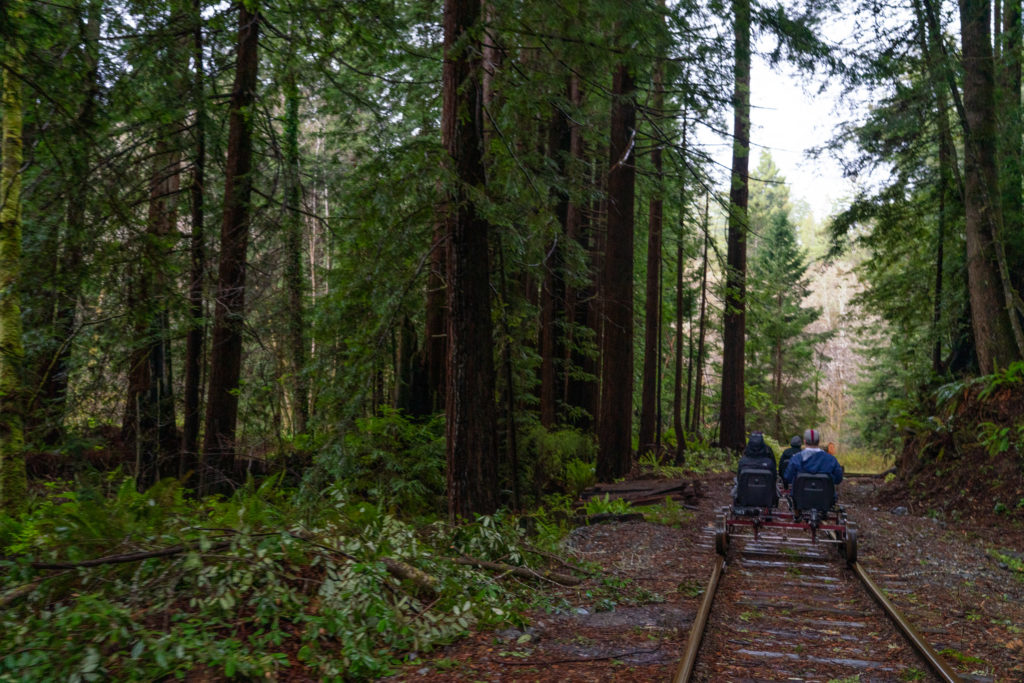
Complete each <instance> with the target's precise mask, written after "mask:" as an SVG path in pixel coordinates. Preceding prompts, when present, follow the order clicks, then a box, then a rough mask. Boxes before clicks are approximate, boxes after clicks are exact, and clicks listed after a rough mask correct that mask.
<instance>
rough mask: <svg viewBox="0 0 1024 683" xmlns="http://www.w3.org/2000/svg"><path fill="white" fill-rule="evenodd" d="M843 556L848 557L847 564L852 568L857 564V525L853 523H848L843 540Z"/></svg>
mask: <svg viewBox="0 0 1024 683" xmlns="http://www.w3.org/2000/svg"><path fill="white" fill-rule="evenodd" d="M843 555H844V556H845V557H846V564H848V565H851V566H852V565H853V564H855V563H856V562H857V525H856V524H854V523H853V522H847V523H846V534H845V536H844V538H843Z"/></svg>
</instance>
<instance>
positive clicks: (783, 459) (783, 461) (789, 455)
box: [779, 446, 803, 476]
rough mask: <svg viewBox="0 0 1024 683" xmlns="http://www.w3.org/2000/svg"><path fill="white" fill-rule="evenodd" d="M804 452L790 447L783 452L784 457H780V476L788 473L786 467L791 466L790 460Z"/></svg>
mask: <svg viewBox="0 0 1024 683" xmlns="http://www.w3.org/2000/svg"><path fill="white" fill-rule="evenodd" d="M802 450H803V449H802V448H793V447H792V446H790V447H789V448H787V449H786V450H784V451H782V455H780V456H779V476H782V475H783V474H785V473H786V466H787V465H789V460H790V458H792V457H793V456H794V455H796V454H797V453H799V452H800V451H802Z"/></svg>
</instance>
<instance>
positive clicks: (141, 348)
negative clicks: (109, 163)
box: [121, 124, 181, 491]
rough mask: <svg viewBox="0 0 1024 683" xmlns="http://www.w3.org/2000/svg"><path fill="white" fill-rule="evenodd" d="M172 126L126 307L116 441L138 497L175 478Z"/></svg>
mask: <svg viewBox="0 0 1024 683" xmlns="http://www.w3.org/2000/svg"><path fill="white" fill-rule="evenodd" d="M176 138H177V126H175V125H173V124H172V125H165V126H162V127H161V130H160V132H159V133H158V139H157V142H156V150H155V153H154V155H153V167H152V171H151V173H152V175H151V177H150V185H149V214H148V216H147V219H146V234H145V236H144V237H143V245H142V258H141V260H140V262H139V264H138V271H137V273H136V276H135V281H134V283H133V286H132V291H131V295H130V296H129V301H130V302H131V303H130V306H131V308H132V309H133V310H132V317H133V318H134V326H133V327H134V329H133V335H134V337H135V340H136V341H135V343H136V348H135V350H134V351H133V352H132V354H131V357H130V360H129V368H128V394H127V397H126V401H125V411H124V420H123V421H122V425H121V436H122V439H123V440H124V442H125V443H126V444H130V445H132V447H133V449H134V451H135V463H136V472H135V481H136V485H137V487H138V489H139V490H140V491H143V490H145V489H147V488H149V487H150V486H152V485H153V484H154V483H156V481H157V480H158V479H160V477H161V476H166V475H176V474H177V473H178V461H177V458H176V457H172V455H173V456H177V454H178V443H177V438H176V426H175V425H176V421H175V418H174V392H173V384H172V382H171V360H170V343H171V339H170V313H169V310H168V299H169V298H170V284H169V278H168V275H167V273H166V271H165V269H164V263H165V261H166V251H167V249H168V244H167V243H168V242H169V240H170V239H171V238H172V235H173V232H174V231H175V229H176V225H175V224H176V223H177V211H176V210H175V208H174V203H175V201H176V199H177V197H176V195H177V193H178V189H179V185H180V160H181V153H180V151H179V149H178V141H177V139H176Z"/></svg>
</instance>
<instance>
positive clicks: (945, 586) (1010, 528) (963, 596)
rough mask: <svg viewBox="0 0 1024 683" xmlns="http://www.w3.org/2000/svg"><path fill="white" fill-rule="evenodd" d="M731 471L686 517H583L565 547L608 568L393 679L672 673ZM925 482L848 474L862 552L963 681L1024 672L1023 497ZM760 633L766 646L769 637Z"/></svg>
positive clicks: (708, 484) (846, 492) (610, 677)
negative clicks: (670, 521)
mask: <svg viewBox="0 0 1024 683" xmlns="http://www.w3.org/2000/svg"><path fill="white" fill-rule="evenodd" d="M731 483H732V476H731V475H725V474H715V475H705V476H703V477H702V478H701V482H700V486H699V490H700V491H701V492H702V493H701V496H700V497H699V498H698V499H697V505H696V507H697V510H695V511H694V512H693V513H692V517H689V518H688V519H687V520H686V521H684V522H683V523H682V524H680V525H678V527H673V526H665V525H661V524H654V523H651V522H648V521H630V522H621V523H609V524H596V525H591V526H582V527H579V528H576V529H574V530H573V531H572V532H571V533H570V535H569V536H568V538H567V539H566V540H565V542H564V550H565V552H566V554H567V555H569V556H571V557H575V558H577V559H579V560H583V561H586V562H587V563H588V564H587V566H591V567H600V570H599V571H597V572H595V573H594V575H593V576H591V577H590V578H588V579H587V580H586V581H584V582H583V583H582V584H580V585H578V586H574V587H571V588H568V587H563V586H558V585H555V584H548V585H543V586H537V587H536V591H537V596H538V600H537V604H538V607H537V608H536V609H535V610H534V611H532V612H530V613H529V614H527V615H526V618H527V623H526V625H524V626H523V627H522V628H505V629H502V630H496V631H483V632H475V633H472V634H470V635H469V636H467V637H465V638H463V639H461V640H459V641H458V642H456V643H453V644H451V645H449V646H447V647H445V648H442V649H439V650H435V651H434V652H431V653H426V654H422V655H420V656H419V657H418V658H410V661H409V663H408V664H407V665H406V666H405V667H404V668H403V669H402V670H401V671H399V672H398V673H397V674H396V675H394V676H392V677H390V678H389V679H387V680H393V681H668V680H671V678H672V676H673V674H674V672H675V670H676V668H677V666H678V662H679V659H680V657H681V656H682V654H683V650H684V648H685V645H686V636H687V632H688V630H689V628H690V625H691V623H692V621H693V618H694V615H695V614H696V611H697V609H698V605H699V601H700V597H701V593H702V592H703V590H704V587H705V586H706V584H707V581H708V578H709V574H710V571H711V566H712V562H713V560H714V550H713V549H712V545H713V543H712V540H713V533H712V527H713V521H714V516H715V512H716V511H717V510H718V509H719V508H720V507H721V506H722V505H725V504H727V503H728V500H729V491H730V487H731ZM1010 485H1011V487H1017V488H1016V489H1014V490H1012V491H1009V492H1008V495H1016V498H1015V499H1014V500H1016V499H1017V498H1020V499H1024V492H1022V491H1020V490H1019V487H1020V480H1019V479H1016V478H1015V480H1014V481H1013V482H1011V483H1010ZM928 490H929V485H928V484H927V483H925V482H923V481H920V480H918V481H916V482H915V484H914V486H913V487H908V486H906V485H903V484H900V483H898V482H892V483H890V484H884V483H883V481H882V480H881V479H879V478H870V477H863V478H861V477H857V478H851V479H848V480H847V481H846V482H844V483H843V484H842V485H841V486H840V495H841V498H842V502H843V504H844V506H845V508H846V511H847V514H848V516H849V518H850V519H851V520H853V521H855V522H856V523H857V526H858V529H859V553H858V554H859V561H860V563H861V564H862V565H863V566H864V567H865V568H866V569H867V570H868V571H869V572H872V573H873V574H875V573H876V572H877V574H878V575H889V576H898V577H899V580H900V581H901V582H902V586H903V590H900V591H894V592H892V593H891V594H890V597H891V598H892V599H893V601H894V602H896V603H897V605H898V607H899V608H900V609H901V610H903V612H904V613H905V614H906V615H907V616H908V617H909V618H910V619H911V621H912V622H913V623H914V624H915V625H916V626H917V627H918V629H919V631H921V632H922V633H925V634H927V635H926V637H927V638H928V639H929V640H930V641H931V643H932V645H933V647H934V648H935V649H936V650H937V651H939V652H941V653H942V655H943V657H944V658H945V659H946V661H948V662H949V663H950V664H951V665H953V666H954V667H955V668H956V669H957V670H958V671H959V672H960V673H961V675H962V676H964V678H965V679H966V680H984V681H1000V682H1002V681H1024V553H1022V552H1021V551H1022V549H1024V510H1022V509H1020V508H1019V507H1017V508H1011V509H1010V510H1006V509H1005V508H1004V509H1001V510H1000V509H998V507H997V509H996V510H995V511H993V505H992V499H991V498H980V499H977V500H976V502H974V503H973V504H970V503H971V501H969V500H962V501H961V503H967V506H966V508H964V507H961V508H958V509H957V510H954V511H950V510H943V509H937V507H931V506H930V505H929V502H928V501H929V498H928V497H927V495H925V492H927V491H928ZM930 490H932V491H934V490H935V488H934V487H932V488H930ZM961 493H963V492H961ZM977 501H983V502H977ZM640 510H641V511H642V508H640ZM835 561H836V562H837V563H840V562H841V561H842V560H841V559H839V557H838V554H836V556H835ZM726 572H728V566H727V569H726ZM505 580H510V579H505ZM716 609H717V608H716ZM733 616H734V617H735V618H736V619H741V618H742V615H741V614H736V615H733ZM726 617H727V618H728V615H726ZM764 638H765V639H766V641H767V642H761V643H759V645H761V646H764V648H766V649H769V650H770V649H771V642H770V636H768V635H765V636H764ZM920 669H921V670H927V666H926V665H925V664H923V663H922V664H921V667H920ZM921 675H923V671H916V670H914V671H911V672H909V673H908V672H904V674H903V675H902V676H901V677H900V678H897V679H895V680H918V679H919V678H918V677H919V676H921ZM699 677H700V670H699V667H698V672H697V678H698V679H699ZM750 680H754V679H753V678H751V679H750ZM842 680H843V681H857V680H861V679H860V678H859V677H858V676H857V675H854V676H853V677H851V678H844V679H842ZM865 680H868V679H865ZM870 680H881V679H878V678H876V677H874V676H873V675H872V676H871V677H870Z"/></svg>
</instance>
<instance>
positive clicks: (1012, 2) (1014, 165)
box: [996, 0, 1024, 292]
mask: <svg viewBox="0 0 1024 683" xmlns="http://www.w3.org/2000/svg"><path fill="white" fill-rule="evenodd" d="M1021 28H1022V27H1021V0H1003V25H1002V30H1001V31H1000V32H999V34H998V47H999V48H1000V49H999V53H998V54H999V59H998V62H997V65H996V66H997V71H996V84H997V88H996V92H997V98H996V103H997V107H998V112H997V114H998V126H999V144H1000V147H999V181H1000V183H1001V187H1000V195H1001V197H1002V212H1003V235H1004V236H1005V240H1006V252H1007V262H1008V264H1009V267H1010V276H1011V278H1010V282H1011V284H1012V285H1013V287H1015V288H1016V289H1017V291H1018V292H1020V291H1021V290H1022V288H1024V196H1022V195H1024V190H1022V186H1024V137H1022V136H1024V119H1022V113H1021V59H1022V52H1024V31H1022V30H1021Z"/></svg>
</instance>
